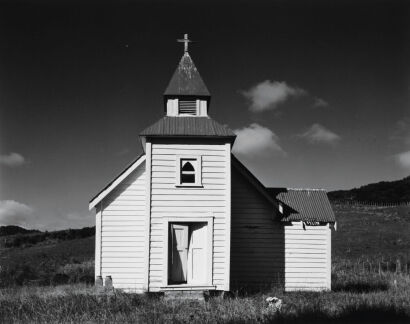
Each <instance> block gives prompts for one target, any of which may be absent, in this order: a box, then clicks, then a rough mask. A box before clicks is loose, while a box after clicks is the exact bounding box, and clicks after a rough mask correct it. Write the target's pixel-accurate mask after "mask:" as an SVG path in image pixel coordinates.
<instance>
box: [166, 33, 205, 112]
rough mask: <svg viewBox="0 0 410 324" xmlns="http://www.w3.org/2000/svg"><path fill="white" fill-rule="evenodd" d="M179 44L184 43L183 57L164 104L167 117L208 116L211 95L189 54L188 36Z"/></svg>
mask: <svg viewBox="0 0 410 324" xmlns="http://www.w3.org/2000/svg"><path fill="white" fill-rule="evenodd" d="M178 42H182V43H184V55H183V56H182V58H181V60H180V62H179V64H178V67H177V69H176V70H175V72H174V75H173V76H172V78H171V81H170V82H169V84H168V86H167V88H166V90H165V92H164V103H165V112H166V115H167V116H178V117H186V116H190V117H192V116H196V117H206V116H208V109H209V103H210V99H211V94H210V93H209V91H208V89H207V87H206V85H205V83H204V81H203V80H202V78H201V75H200V74H199V72H198V70H197V68H196V66H195V64H194V62H193V60H192V58H191V56H190V55H189V53H188V44H189V43H190V42H191V40H189V39H188V34H185V35H184V38H183V39H179V40H178Z"/></svg>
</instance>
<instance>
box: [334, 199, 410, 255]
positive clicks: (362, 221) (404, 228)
mask: <svg viewBox="0 0 410 324" xmlns="http://www.w3.org/2000/svg"><path fill="white" fill-rule="evenodd" d="M333 209H334V211H335V214H336V220H337V230H336V232H334V233H332V253H333V257H340V258H345V259H350V260H357V259H372V260H381V259H384V260H386V259H391V260H393V259H397V257H401V258H403V257H404V258H405V259H407V260H408V261H409V262H410V206H397V207H368V206H351V205H334V206H333Z"/></svg>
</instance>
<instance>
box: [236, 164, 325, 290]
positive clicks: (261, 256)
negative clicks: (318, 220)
mask: <svg viewBox="0 0 410 324" xmlns="http://www.w3.org/2000/svg"><path fill="white" fill-rule="evenodd" d="M231 239H232V242H231V282H232V283H233V284H234V285H235V287H236V288H240V287H241V286H252V285H258V286H260V285H269V284H271V283H277V282H279V283H280V284H284V285H285V289H286V290H322V289H330V229H329V227H328V226H327V225H323V226H308V225H306V226H305V227H304V228H303V226H302V223H301V222H294V223H291V224H287V225H284V224H283V223H281V222H279V221H278V220H277V219H276V220H275V215H274V207H273V206H272V204H271V203H270V202H268V201H267V200H266V199H265V198H264V197H263V196H262V195H261V194H260V193H259V192H258V191H257V190H256V189H255V187H254V186H253V185H252V184H251V183H249V182H248V181H247V180H246V179H245V178H244V177H243V176H242V175H241V174H240V173H238V172H237V171H235V170H233V171H232V234H231Z"/></svg>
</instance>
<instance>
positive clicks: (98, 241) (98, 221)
mask: <svg viewBox="0 0 410 324" xmlns="http://www.w3.org/2000/svg"><path fill="white" fill-rule="evenodd" d="M102 210H103V202H102V201H101V202H100V203H99V204H98V206H97V208H96V211H97V213H96V215H95V216H96V217H95V276H96V277H97V276H101V255H102V236H101V227H102Z"/></svg>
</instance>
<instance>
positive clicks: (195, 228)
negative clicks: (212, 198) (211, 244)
mask: <svg viewBox="0 0 410 324" xmlns="http://www.w3.org/2000/svg"><path fill="white" fill-rule="evenodd" d="M207 233H208V223H207V222H172V223H171V222H170V223H169V226H168V269H169V270H168V284H169V285H179V284H188V285H203V284H205V283H206V282H207V269H208V265H207V261H208V257H207V255H208V254H207V246H208V244H207V237H208V235H207Z"/></svg>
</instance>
